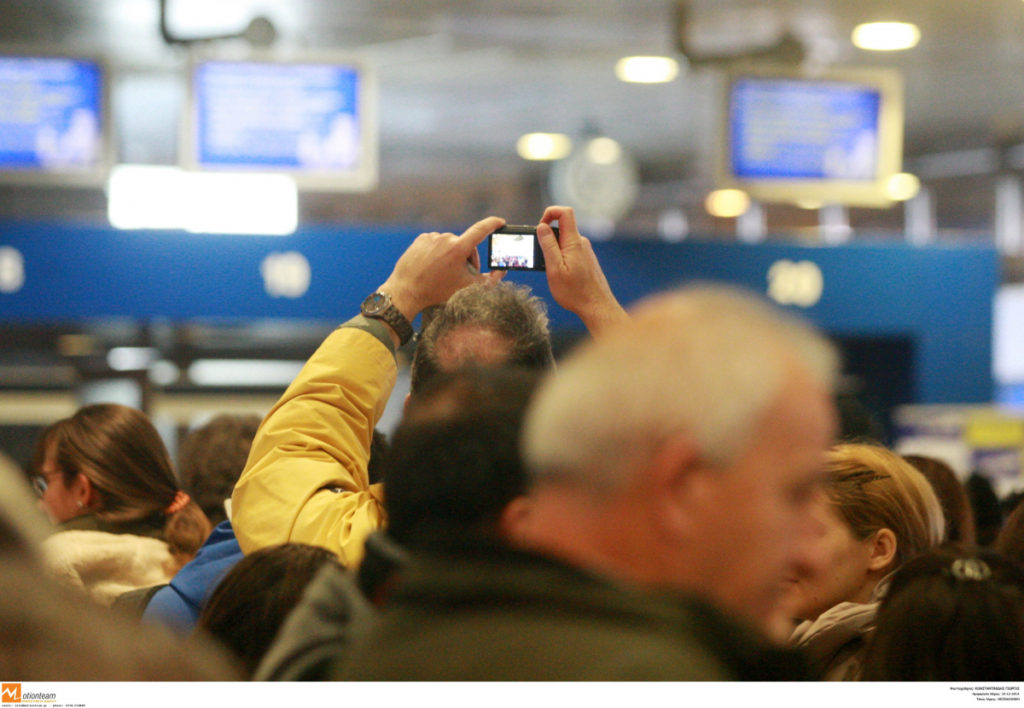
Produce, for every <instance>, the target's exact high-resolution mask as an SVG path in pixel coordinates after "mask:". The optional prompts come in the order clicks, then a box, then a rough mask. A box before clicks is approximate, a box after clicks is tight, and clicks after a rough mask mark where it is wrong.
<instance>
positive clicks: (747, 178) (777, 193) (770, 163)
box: [718, 67, 903, 206]
mask: <svg viewBox="0 0 1024 708" xmlns="http://www.w3.org/2000/svg"><path fill="white" fill-rule="evenodd" d="M722 135H723V140H722V142H721V146H720V153H721V155H720V160H719V169H718V182H719V185H720V186H728V187H737V188H739V189H743V190H745V191H746V192H748V193H749V194H750V196H751V197H754V198H755V199H761V200H763V201H800V200H816V201H822V202H824V203H835V204H851V205H863V206H888V205H889V204H891V203H892V200H891V199H890V198H889V196H888V193H887V191H886V182H887V180H888V179H889V178H890V177H891V176H892V175H894V174H896V173H898V172H899V171H900V169H901V166H902V161H903V154H902V153H903V94H902V83H901V81H900V79H899V76H898V75H897V74H895V73H893V72H890V71H886V70H869V69H853V70H844V71H833V72H830V73H829V74H827V75H817V76H803V75H800V74H799V73H798V72H793V71H785V70H781V71H778V72H777V73H775V72H773V70H772V69H771V68H770V67H760V68H758V69H756V70H750V71H743V70H737V71H735V72H734V73H733V74H732V75H731V76H730V80H729V82H728V88H727V91H726V101H725V109H724V111H723V114H722Z"/></svg>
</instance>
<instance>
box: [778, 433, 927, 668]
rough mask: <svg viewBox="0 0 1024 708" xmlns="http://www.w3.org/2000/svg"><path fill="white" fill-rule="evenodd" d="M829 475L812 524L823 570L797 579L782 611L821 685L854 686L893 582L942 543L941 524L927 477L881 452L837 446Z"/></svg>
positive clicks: (796, 575)
mask: <svg viewBox="0 0 1024 708" xmlns="http://www.w3.org/2000/svg"><path fill="white" fill-rule="evenodd" d="M826 470H827V476H826V480H825V485H824V490H823V492H822V495H821V499H820V501H821V503H820V505H818V507H817V509H816V512H815V519H814V521H815V523H816V525H817V531H818V534H817V536H816V540H815V543H816V545H817V550H818V557H819V558H820V559H821V560H822V563H821V564H819V565H818V566H817V567H815V568H813V569H811V568H805V569H800V570H798V571H796V572H795V573H794V577H793V578H791V581H792V582H791V586H790V587H789V589H788V594H787V597H786V601H785V607H786V608H787V611H788V614H789V616H790V617H792V618H794V619H797V620H802V622H801V623H800V624H799V625H798V626H797V628H796V630H795V631H794V632H793V634H792V636H791V638H790V642H791V643H792V644H794V645H796V646H798V647H802V648H804V649H805V650H806V651H807V652H808V654H809V656H810V658H811V659H812V661H813V662H814V663H815V665H816V666H817V668H818V669H819V670H820V672H821V673H820V675H821V677H822V678H824V679H827V680H854V679H856V678H858V676H859V673H860V666H861V662H862V659H863V654H864V649H865V641H866V639H867V637H868V636H869V635H870V633H871V631H872V630H873V629H874V620H875V615H876V613H877V610H878V603H879V601H880V600H881V598H882V597H883V596H884V594H885V591H886V589H887V588H888V584H889V578H890V576H891V574H892V573H893V572H894V571H895V570H896V569H897V568H899V567H900V566H901V565H902V564H903V563H904V562H906V561H907V560H909V559H910V558H913V557H914V556H916V555H918V554H920V553H922V552H924V551H926V550H928V549H929V548H931V547H933V546H935V545H937V544H939V543H941V542H942V540H943V533H944V529H945V522H944V520H943V516H942V508H941V506H940V505H939V500H938V498H937V497H936V495H935V492H934V491H933V489H932V487H931V485H930V484H929V482H928V480H927V479H926V478H925V477H924V475H922V474H921V473H920V472H918V471H917V470H916V469H914V467H913V466H912V465H910V464H909V463H908V462H906V461H905V460H903V459H902V458H901V457H900V456H899V455H896V454H895V453H893V452H890V451H889V450H887V449H885V448H883V447H880V446H876V445H860V444H844V445H837V446H835V447H833V448H832V449H831V450H830V451H829V453H828V461H827V465H826Z"/></svg>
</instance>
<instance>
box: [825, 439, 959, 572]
mask: <svg viewBox="0 0 1024 708" xmlns="http://www.w3.org/2000/svg"><path fill="white" fill-rule="evenodd" d="M826 469H827V473H828V476H827V478H826V482H825V493H826V494H827V495H828V498H829V500H830V501H831V503H832V504H833V505H834V506H835V507H836V510H837V511H838V512H839V514H840V516H841V517H842V518H843V520H844V521H846V523H847V525H848V526H849V527H850V529H851V530H852V531H853V535H854V536H855V537H856V538H858V539H866V538H868V537H869V536H871V535H872V534H873V533H875V532H876V531H878V530H879V529H883V528H887V529H889V530H891V531H892V532H893V534H894V535H895V536H896V554H895V556H894V558H893V561H892V564H891V566H890V567H891V568H897V567H899V566H900V565H902V564H903V563H904V562H906V561H907V560H909V559H910V558H913V557H914V556H916V555H918V554H920V553H923V552H924V551H926V550H928V549H929V548H931V547H932V546H935V545H937V544H939V543H942V540H943V535H944V534H945V520H944V519H943V516H942V507H941V506H940V505H939V500H938V497H937V496H936V495H935V492H934V491H933V490H932V487H931V485H930V484H929V483H928V480H927V479H925V477H924V475H923V474H921V473H920V472H918V471H917V470H916V469H915V468H914V467H913V466H912V465H911V464H910V463H909V462H907V461H905V460H904V459H903V458H901V457H900V456H899V455H897V454H896V453H894V452H892V451H890V450H887V449H886V448H884V447H881V446H879V445H862V444H845V445H836V446H835V447H833V448H832V449H831V450H830V451H829V454H828V461H827V464H826Z"/></svg>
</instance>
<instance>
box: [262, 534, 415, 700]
mask: <svg viewBox="0 0 1024 708" xmlns="http://www.w3.org/2000/svg"><path fill="white" fill-rule="evenodd" d="M406 556H407V554H406V552H405V549H403V548H402V547H401V546H399V545H398V544H396V543H395V542H394V541H393V540H392V539H391V538H390V537H389V536H388V535H387V534H386V533H382V532H379V531H378V532H375V533H373V534H371V535H370V536H369V537H368V538H367V539H366V549H365V552H364V555H363V562H362V563H360V565H359V569H358V571H352V570H348V569H343V568H340V567H339V566H337V565H335V564H333V563H327V564H326V565H324V567H323V568H321V569H320V570H319V571H318V572H317V574H316V576H315V577H314V578H313V580H312V582H310V584H309V585H308V586H307V587H306V591H305V592H304V593H303V594H302V599H301V600H300V601H299V604H298V605H296V606H295V609H293V610H292V611H291V612H290V613H289V614H288V617H287V619H285V621H284V624H282V625H281V629H280V630H278V633H277V636H276V637H275V638H274V643H273V644H271V645H270V648H269V649H268V650H267V653H266V654H264V655H263V659H262V660H261V661H260V665H259V666H258V667H257V669H256V671H255V673H254V674H253V677H252V678H253V680H254V681H323V680H324V679H325V678H327V677H328V674H329V673H330V668H331V667H332V666H333V665H334V664H337V663H339V662H341V661H343V660H344V657H345V653H346V651H347V650H348V648H349V646H350V644H351V643H352V642H353V640H354V638H355V637H358V636H361V634H362V633H363V632H366V631H367V630H368V628H369V627H371V626H372V623H373V622H374V620H375V616H376V614H377V607H376V606H375V604H374V603H377V604H379V603H381V602H383V601H384V598H385V594H386V591H387V586H388V582H389V579H390V578H391V576H392V574H393V573H394V571H395V569H396V568H398V567H399V566H401V565H402V564H404V563H405V561H406Z"/></svg>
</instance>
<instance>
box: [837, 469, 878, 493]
mask: <svg viewBox="0 0 1024 708" xmlns="http://www.w3.org/2000/svg"><path fill="white" fill-rule="evenodd" d="M888 478H889V475H887V474H882V473H880V472H874V471H872V470H861V471H860V472H851V473H850V474H848V475H846V476H844V477H841V478H840V480H839V481H841V482H851V483H853V484H856V485H857V488H858V489H860V488H861V487H863V486H864V485H865V484H867V483H868V482H877V481H878V480H880V479H888Z"/></svg>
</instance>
